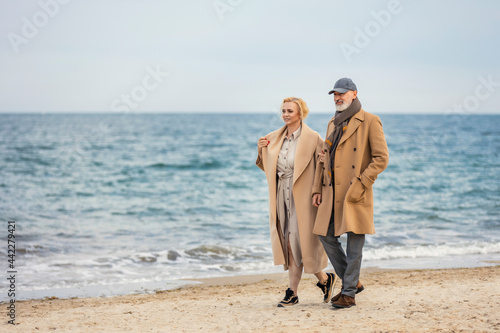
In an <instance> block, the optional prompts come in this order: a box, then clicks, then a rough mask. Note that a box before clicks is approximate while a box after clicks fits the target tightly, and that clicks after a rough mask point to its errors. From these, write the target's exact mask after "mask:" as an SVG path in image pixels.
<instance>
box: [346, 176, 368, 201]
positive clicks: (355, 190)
mask: <svg viewBox="0 0 500 333" xmlns="http://www.w3.org/2000/svg"><path fill="white" fill-rule="evenodd" d="M365 194H366V188H365V186H364V185H363V183H362V182H361V180H359V178H358V177H354V179H353V181H352V184H351V186H349V189H348V190H347V194H346V197H347V201H348V202H351V203H364V202H365V196H366V195H365Z"/></svg>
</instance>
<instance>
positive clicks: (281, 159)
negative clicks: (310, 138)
mask: <svg viewBox="0 0 500 333" xmlns="http://www.w3.org/2000/svg"><path fill="white" fill-rule="evenodd" d="M301 130H302V126H301V127H299V128H298V129H297V130H296V131H295V132H293V133H292V135H291V136H290V138H287V137H285V139H284V140H283V145H282V146H281V150H280V152H279V155H278V164H277V168H276V171H277V174H278V191H277V198H276V208H277V214H278V220H279V221H280V228H281V232H282V235H283V237H284V241H285V245H284V249H285V251H286V252H285V253H284V255H285V258H288V251H287V250H286V249H288V246H287V244H288V242H290V248H291V250H292V254H293V258H294V259H295V265H296V266H297V267H299V266H300V265H301V264H302V251H301V249H300V238H299V225H298V221H297V213H296V211H295V202H294V200H293V192H292V186H293V162H294V160H295V150H296V149H297V142H298V140H299V136H300V132H301ZM285 133H286V132H285ZM286 261H287V262H288V260H286Z"/></svg>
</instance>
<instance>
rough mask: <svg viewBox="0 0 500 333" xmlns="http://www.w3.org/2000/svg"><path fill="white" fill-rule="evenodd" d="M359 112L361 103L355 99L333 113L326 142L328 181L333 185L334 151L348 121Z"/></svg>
mask: <svg viewBox="0 0 500 333" xmlns="http://www.w3.org/2000/svg"><path fill="white" fill-rule="evenodd" d="M359 110H361V102H360V101H359V98H355V99H354V100H353V101H352V103H351V105H349V107H348V108H347V109H345V110H344V111H337V112H335V118H334V119H333V124H334V125H335V128H334V130H333V132H332V134H330V136H329V137H328V139H327V140H326V143H327V145H328V146H329V147H330V172H331V174H330V179H331V182H332V183H333V172H334V168H335V150H336V149H337V146H338V145H339V142H340V139H341V138H342V134H343V133H344V130H345V128H346V127H347V124H349V120H351V118H352V116H354V115H355V114H356V113H358V112H359Z"/></svg>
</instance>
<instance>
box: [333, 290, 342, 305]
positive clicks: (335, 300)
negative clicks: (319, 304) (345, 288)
mask: <svg viewBox="0 0 500 333" xmlns="http://www.w3.org/2000/svg"><path fill="white" fill-rule="evenodd" d="M340 296H342V292H339V293H338V294H337V295H335V296H333V297H332V303H335V302H337V301H338V300H339V298H340Z"/></svg>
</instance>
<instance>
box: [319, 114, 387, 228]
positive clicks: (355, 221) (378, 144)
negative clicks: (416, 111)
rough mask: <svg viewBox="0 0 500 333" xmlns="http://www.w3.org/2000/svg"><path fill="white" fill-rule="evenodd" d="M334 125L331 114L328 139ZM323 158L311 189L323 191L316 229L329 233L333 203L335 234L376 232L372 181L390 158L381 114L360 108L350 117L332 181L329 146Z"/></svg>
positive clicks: (341, 142)
mask: <svg viewBox="0 0 500 333" xmlns="http://www.w3.org/2000/svg"><path fill="white" fill-rule="evenodd" d="M334 128H335V125H334V124H333V118H332V119H331V120H330V122H329V123H328V128H327V131H326V133H327V134H326V138H327V139H328V137H329V136H330V134H331V133H332V132H333V130H334ZM325 146H326V145H325ZM324 161H325V162H324V163H323V162H318V164H317V167H316V175H315V178H314V179H315V180H314V185H313V189H312V194H313V195H314V194H315V193H320V194H321V195H322V202H321V204H320V206H319V208H318V214H317V215H316V223H315V224H314V230H313V232H314V233H315V234H317V235H322V236H326V234H327V231H328V225H329V223H330V217H331V214H332V207H333V208H334V224H335V236H340V235H342V234H344V233H346V232H353V233H355V234H374V233H375V225H374V222H373V188H372V185H373V183H374V182H375V180H376V179H377V176H378V174H379V173H381V172H382V171H384V169H385V168H386V167H387V163H388V162H389V151H388V149H387V143H386V141H385V136H384V131H383V130H382V123H381V122H380V118H379V117H377V116H375V115H373V114H371V113H368V112H366V111H364V110H363V109H361V110H360V111H359V112H358V113H356V114H355V115H354V116H353V117H352V119H351V120H350V121H349V124H348V125H347V128H346V129H345V131H344V133H343V134H342V138H341V139H340V142H339V145H338V146H337V150H336V151H335V168H334V170H335V172H334V181H333V182H331V177H330V172H329V170H331V168H330V153H329V149H326V154H325V160H324ZM332 183H333V185H332ZM334 195H335V198H334Z"/></svg>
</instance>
